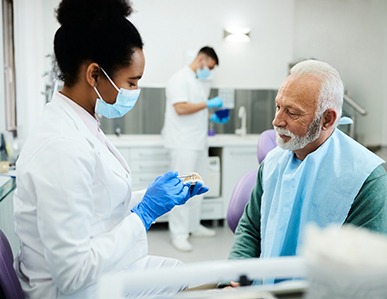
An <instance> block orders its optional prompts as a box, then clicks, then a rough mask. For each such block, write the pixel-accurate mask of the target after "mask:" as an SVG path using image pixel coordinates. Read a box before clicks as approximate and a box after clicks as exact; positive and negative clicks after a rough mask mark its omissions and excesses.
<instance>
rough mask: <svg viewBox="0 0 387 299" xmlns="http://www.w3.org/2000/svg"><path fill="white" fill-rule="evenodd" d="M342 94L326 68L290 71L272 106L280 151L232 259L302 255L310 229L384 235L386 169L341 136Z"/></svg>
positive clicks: (254, 198) (269, 160)
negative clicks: (336, 227) (344, 227)
mask: <svg viewBox="0 0 387 299" xmlns="http://www.w3.org/2000/svg"><path fill="white" fill-rule="evenodd" d="M343 90H344V88H343V83H342V80H341V79H340V76H339V74H338V72H337V71H336V70H335V69H334V68H333V67H331V66H330V65H328V64H327V63H324V62H319V61H304V62H300V63H298V64H297V65H295V66H294V67H293V68H292V69H291V73H290V75H289V77H288V78H287V79H286V80H285V81H284V82H283V84H282V86H281V88H280V89H279V91H278V94H277V97H276V99H275V104H276V114H275V118H274V120H273V125H274V128H275V130H276V132H277V143H278V145H279V146H278V147H277V148H275V149H274V150H272V151H271V152H269V153H268V155H267V156H266V158H265V160H264V162H263V163H262V164H261V165H260V167H259V171H258V179H257V185H256V187H255V189H254V190H253V192H252V194H251V199H250V202H249V203H248V204H247V206H246V208H245V211H244V214H243V216H242V218H241V219H240V222H239V225H238V227H237V229H236V232H235V238H234V243H233V246H232V249H231V252H230V258H231V259H242V258H252V257H261V258H268V257H279V256H294V255H297V254H298V253H299V249H300V247H301V246H302V244H303V236H304V234H303V233H304V230H305V227H306V226H307V225H308V224H309V223H312V222H313V223H315V224H317V225H318V226H320V227H326V226H327V225H329V224H331V223H332V224H352V225H355V226H358V227H364V228H367V229H370V230H372V231H376V232H380V233H387V206H386V202H387V201H386V199H387V176H386V171H385V170H384V168H383V166H382V163H384V161H383V160H382V159H380V158H379V157H378V156H376V155H375V154H373V153H372V152H370V151H369V150H368V149H366V148H365V147H363V146H362V145H360V144H359V143H357V142H356V141H354V140H353V139H351V138H350V137H349V136H347V135H346V134H344V133H342V132H341V131H340V130H338V129H337V127H336V126H337V123H338V120H339V119H340V116H341V111H342V104H343ZM234 286H235V285H234Z"/></svg>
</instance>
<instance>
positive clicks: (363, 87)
mask: <svg viewBox="0 0 387 299" xmlns="http://www.w3.org/2000/svg"><path fill="white" fill-rule="evenodd" d="M386 15H387V1H385V0H367V1H364V0H340V1H338V0H296V2H295V31H294V32H295V33H294V58H295V60H297V59H304V58H310V57H314V58H317V59H319V60H324V61H326V62H328V63H330V64H332V65H333V66H334V67H336V68H337V70H338V71H339V72H340V74H341V75H342V79H343V81H344V84H345V87H346V89H347V90H348V91H349V93H350V95H351V97H352V98H353V99H354V100H355V101H357V102H358V103H359V104H360V105H361V106H363V107H365V108H366V110H367V111H368V114H367V115H366V116H365V117H359V118H358V123H357V131H358V134H359V136H358V137H359V141H360V142H362V143H363V144H366V145H380V144H381V143H384V144H385V145H387V137H386V135H387V123H386V121H385V120H384V121H383V119H384V118H385V117H384V115H387V104H386V103H387V101H386V100H387V87H386V79H387V71H386V68H387V18H386Z"/></svg>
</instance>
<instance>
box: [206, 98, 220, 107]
mask: <svg viewBox="0 0 387 299" xmlns="http://www.w3.org/2000/svg"><path fill="white" fill-rule="evenodd" d="M222 106H223V100H222V99H221V98H220V97H215V98H212V99H209V100H208V101H207V108H220V107H222Z"/></svg>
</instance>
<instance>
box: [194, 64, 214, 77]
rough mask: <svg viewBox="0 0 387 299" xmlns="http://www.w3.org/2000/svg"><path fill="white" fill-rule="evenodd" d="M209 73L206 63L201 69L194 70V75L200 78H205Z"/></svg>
mask: <svg viewBox="0 0 387 299" xmlns="http://www.w3.org/2000/svg"><path fill="white" fill-rule="evenodd" d="M210 75H211V71H210V69H209V68H208V67H207V66H206V65H205V66H204V67H203V68H202V69H197V70H196V77H197V78H198V79H200V80H206V79H207V78H208V77H209V76H210Z"/></svg>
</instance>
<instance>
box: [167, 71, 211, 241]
mask: <svg viewBox="0 0 387 299" xmlns="http://www.w3.org/2000/svg"><path fill="white" fill-rule="evenodd" d="M208 95H209V89H208V87H207V86H206V85H205V84H204V83H203V82H201V81H200V80H198V79H197V78H196V74H195V73H194V71H193V70H192V69H191V68H190V67H188V66H186V67H184V68H183V69H181V70H180V71H179V72H177V73H176V74H175V75H174V76H172V78H171V79H170V80H169V82H168V84H167V86H166V99H167V103H166V110H165V120H164V128H163V131H162V134H163V137H164V140H165V147H166V148H168V149H170V151H171V165H170V168H171V169H172V170H177V171H178V172H179V174H184V173H187V172H191V171H195V172H198V173H199V174H201V175H202V177H203V179H204V180H205V177H206V169H207V157H208V147H207V130H208V110H207V109H203V110H201V111H198V112H196V113H193V114H189V115H178V114H177V113H176V110H175V108H174V107H173V105H174V104H176V103H182V102H187V103H202V102H206V101H207V99H208ZM202 198H203V196H197V197H194V198H193V199H192V200H190V201H188V202H187V204H185V205H183V206H179V207H175V208H174V209H173V210H172V211H171V212H170V213H169V229H170V232H171V237H172V238H175V237H188V235H189V233H190V232H193V231H195V230H196V229H197V228H198V226H199V224H200V208H201V201H202Z"/></svg>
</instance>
